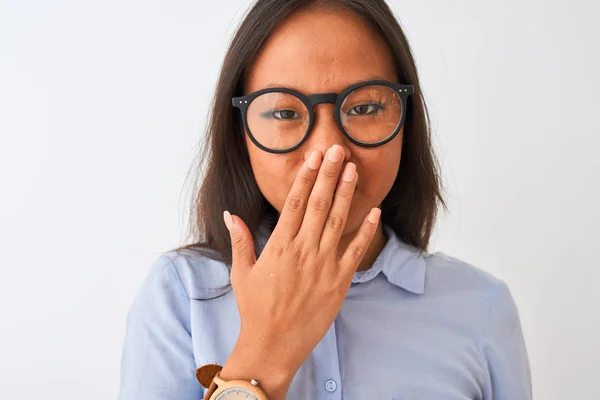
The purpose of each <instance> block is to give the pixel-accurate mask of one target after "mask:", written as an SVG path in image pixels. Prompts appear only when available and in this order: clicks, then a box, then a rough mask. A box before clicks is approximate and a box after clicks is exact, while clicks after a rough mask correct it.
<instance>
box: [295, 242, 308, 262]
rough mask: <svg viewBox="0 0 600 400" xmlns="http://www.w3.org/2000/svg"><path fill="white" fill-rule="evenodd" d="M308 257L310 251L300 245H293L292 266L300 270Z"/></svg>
mask: <svg viewBox="0 0 600 400" xmlns="http://www.w3.org/2000/svg"><path fill="white" fill-rule="evenodd" d="M309 255H310V251H309V250H308V249H307V248H306V246H304V245H303V244H301V243H294V245H293V246H292V256H293V260H294V264H295V265H296V266H297V267H299V268H301V267H303V266H304V265H306V263H307V261H308V258H309Z"/></svg>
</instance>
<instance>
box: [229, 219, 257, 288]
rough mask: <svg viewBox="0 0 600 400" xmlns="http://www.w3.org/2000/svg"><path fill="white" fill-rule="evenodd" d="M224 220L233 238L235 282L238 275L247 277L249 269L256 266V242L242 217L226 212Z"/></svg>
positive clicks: (232, 265) (232, 271)
mask: <svg viewBox="0 0 600 400" xmlns="http://www.w3.org/2000/svg"><path fill="white" fill-rule="evenodd" d="M230 218H231V219H230ZM223 220H224V221H225V225H227V229H228V230H229V236H230V238H231V256H232V262H231V279H232V280H235V279H236V278H235V277H237V275H238V274H242V276H245V275H246V273H248V272H249V269H250V268H252V266H253V265H254V264H256V254H255V253H254V241H253V240H252V235H251V234H250V230H249V229H248V227H247V226H246V224H245V223H244V221H242V219H241V218H240V217H238V216H236V215H231V214H229V212H228V211H224V212H223Z"/></svg>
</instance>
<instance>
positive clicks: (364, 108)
mask: <svg viewBox="0 0 600 400" xmlns="http://www.w3.org/2000/svg"><path fill="white" fill-rule="evenodd" d="M380 110H383V105H382V104H380V103H377V104H360V105H358V106H354V107H352V108H351V109H350V111H349V112H348V115H372V114H376V113H377V112H378V111H380Z"/></svg>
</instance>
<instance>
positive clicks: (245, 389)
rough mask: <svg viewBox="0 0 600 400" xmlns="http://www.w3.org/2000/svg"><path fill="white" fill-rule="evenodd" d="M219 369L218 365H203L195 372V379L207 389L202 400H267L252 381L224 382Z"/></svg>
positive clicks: (256, 383)
mask: <svg viewBox="0 0 600 400" xmlns="http://www.w3.org/2000/svg"><path fill="white" fill-rule="evenodd" d="M221 369H223V367H222V366H220V365H218V364H205V365H203V366H201V367H199V368H198V369H197V370H196V379H198V382H200V384H201V385H202V386H204V387H205V388H207V389H208V390H207V391H206V393H205V394H204V398H203V399H202V400H238V399H239V400H269V399H268V398H267V395H266V394H265V392H264V391H263V390H262V389H261V388H260V387H259V386H258V382H257V381H255V380H254V379H252V380H251V381H250V382H248V381H245V380H237V379H236V380H231V381H225V380H224V379H223V378H221V376H220V374H221Z"/></svg>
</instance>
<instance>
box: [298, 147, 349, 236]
mask: <svg viewBox="0 0 600 400" xmlns="http://www.w3.org/2000/svg"><path fill="white" fill-rule="evenodd" d="M343 159H344V149H343V148H342V146H340V145H337V144H336V145H334V146H332V147H331V148H329V150H327V153H326V155H325V158H324V159H323V165H322V166H321V169H320V170H319V175H318V176H317V181H316V182H315V185H314V187H313V190H312V192H311V193H310V197H309V198H308V204H307V206H306V213H305V214H304V220H303V221H302V226H301V227H300V231H299V233H298V235H299V236H302V237H303V238H304V240H306V241H307V242H309V243H314V245H315V246H317V245H318V244H319V243H320V242H321V236H322V234H323V226H324V225H325V220H326V219H327V216H328V215H329V210H330V208H331V204H332V202H333V192H334V191H335V187H336V186H337V181H338V177H339V174H340V169H341V168H342V162H343Z"/></svg>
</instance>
